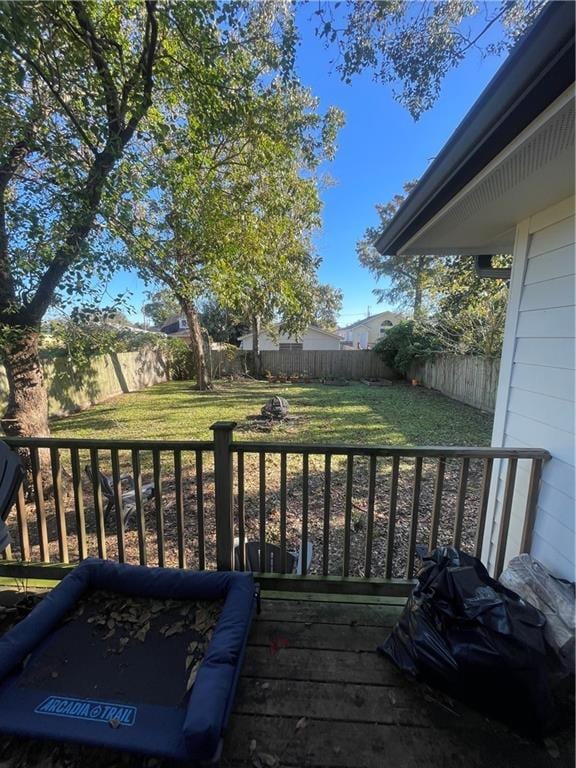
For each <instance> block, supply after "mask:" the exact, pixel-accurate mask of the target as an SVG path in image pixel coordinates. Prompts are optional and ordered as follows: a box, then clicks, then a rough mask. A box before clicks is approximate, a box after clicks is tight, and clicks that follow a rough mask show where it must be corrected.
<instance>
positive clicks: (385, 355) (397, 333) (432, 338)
mask: <svg viewBox="0 0 576 768" xmlns="http://www.w3.org/2000/svg"><path fill="white" fill-rule="evenodd" d="M441 349H442V346H441V344H440V342H439V341H438V338H437V336H436V335H435V333H434V332H433V331H432V330H431V329H430V328H429V327H428V326H427V325H424V324H421V323H417V322H414V320H406V321H403V322H400V323H396V325H394V326H392V328H390V330H389V331H388V332H387V333H386V335H385V336H384V337H383V338H382V339H380V341H379V342H378V343H377V344H376V346H375V347H374V352H375V353H376V354H378V355H380V357H381V358H382V359H383V360H384V362H385V363H386V365H389V366H390V367H391V368H393V369H394V370H395V371H397V372H398V373H400V374H402V375H403V376H406V375H407V373H408V371H409V370H410V366H412V365H413V364H414V363H418V362H422V361H424V360H426V359H427V358H428V357H430V356H431V355H433V354H434V353H435V352H439V351H441Z"/></svg>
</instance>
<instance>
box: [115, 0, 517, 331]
mask: <svg viewBox="0 0 576 768" xmlns="http://www.w3.org/2000/svg"><path fill="white" fill-rule="evenodd" d="M315 7H316V4H315V3H311V4H310V5H309V6H308V7H306V6H304V7H301V8H300V10H299V12H298V23H299V28H300V33H301V38H302V39H301V45H300V47H299V50H298V57H297V67H298V71H299V74H300V77H301V80H302V82H303V83H304V84H305V85H307V86H309V87H310V88H311V89H312V91H313V92H314V94H315V95H316V96H318V97H319V98H320V101H321V108H322V109H326V108H327V107H328V106H330V105H335V106H338V107H340V108H341V109H343V110H344V112H345V113H346V126H345V127H344V128H343V129H342V131H341V133H340V135H339V140H338V152H337V155H336V159H335V160H334V162H332V163H330V165H329V166H327V168H326V170H327V171H328V172H329V173H330V175H331V176H332V177H333V179H334V181H335V186H333V187H330V188H328V189H326V190H324V191H323V193H322V197H323V201H324V212H323V220H324V224H323V229H322V232H321V233H319V234H318V236H317V237H316V246H317V249H318V253H319V255H320V256H321V257H322V265H321V267H320V279H321V280H322V282H328V283H331V284H332V285H335V286H337V287H339V288H341V289H342V290H343V292H344V304H343V307H342V314H341V318H340V319H341V324H343V325H347V324H349V323H352V322H354V321H355V320H358V319H360V318H361V317H364V316H365V315H366V312H367V308H368V307H370V311H371V313H372V314H374V313H375V312H379V311H382V310H383V309H387V308H389V307H388V306H387V305H385V304H377V302H376V297H375V296H374V295H373V293H372V291H373V289H374V288H375V287H376V285H377V283H376V281H375V279H374V277H373V276H372V275H371V274H370V273H369V272H368V271H367V270H366V269H364V268H362V267H361V266H360V264H359V263H358V259H357V256H356V251H355V245H356V242H357V241H358V240H359V239H360V237H361V236H362V234H363V232H364V230H365V229H366V227H367V226H370V225H373V224H375V223H376V221H377V216H376V212H375V210H374V206H375V204H376V203H380V202H381V203H385V202H387V201H388V200H389V199H390V198H391V197H392V196H393V195H394V194H396V193H398V192H401V191H402V185H403V184H404V182H406V181H410V180H412V179H416V178H418V177H419V176H420V175H421V174H422V173H423V172H424V171H425V170H426V168H427V167H428V165H429V163H430V161H431V160H432V159H433V158H434V156H435V155H436V154H437V153H438V152H439V150H440V149H441V148H442V146H443V145H444V143H445V142H446V140H447V139H448V138H449V136H450V135H451V133H452V132H453V131H454V129H455V128H456V126H457V125H458V123H459V122H460V121H461V119H462V118H463V117H464V115H465V114H466V112H467V111H468V110H469V108H470V107H471V106H472V104H473V103H474V101H475V100H476V99H477V97H478V96H479V95H480V93H481V92H482V91H483V90H484V88H485V86H486V85H487V84H488V82H489V80H490V79H491V78H492V76H493V75H494V73H495V72H496V70H497V69H498V67H499V66H500V64H501V63H502V60H501V59H500V60H499V59H498V58H496V57H490V58H487V59H482V57H481V56H480V54H479V53H478V52H477V51H474V50H472V51H471V53H470V55H469V56H468V58H467V59H465V61H464V62H463V63H462V64H461V65H460V66H459V67H458V68H457V69H456V70H453V71H451V72H450V73H449V74H448V76H447V77H446V79H445V81H444V84H443V88H442V93H441V95H440V98H439V99H438V101H437V102H436V104H435V106H434V108H433V109H431V110H430V111H429V112H427V113H425V114H424V115H423V116H422V117H421V118H420V120H419V121H418V122H414V120H413V119H412V117H411V116H410V115H409V113H408V111H407V110H406V109H405V108H404V107H401V106H400V105H399V104H398V103H397V102H396V101H394V99H393V97H392V92H391V90H390V88H389V87H388V86H384V85H380V84H378V83H375V82H374V81H373V79H372V75H371V73H370V72H365V73H364V74H362V75H360V76H357V77H355V78H354V80H353V82H352V84H351V85H345V84H344V83H342V82H341V80H340V78H339V77H338V74H337V73H336V72H335V71H334V68H333V66H332V65H331V63H330V61H331V58H333V55H334V51H333V50H332V51H330V50H326V49H325V48H324V45H323V43H322V42H321V41H320V40H319V39H318V38H316V36H315V34H314V20H313V18H312V19H311V18H310V17H311V16H312V15H313V10H314V9H315ZM473 26H474V25H473ZM382 285H383V284H381V286H382ZM126 288H129V289H130V290H131V291H132V293H133V298H132V303H133V306H134V308H135V310H136V314H135V315H133V316H132V317H133V319H135V320H141V319H142V318H141V316H140V311H139V310H140V307H141V306H142V303H143V301H144V290H145V286H144V284H143V283H142V281H140V280H139V279H138V277H137V276H136V275H133V274H130V273H126V272H122V273H118V275H116V277H115V278H114V279H113V281H112V282H111V284H110V285H109V287H108V292H109V293H110V294H115V293H118V292H121V291H123V290H125V289H126Z"/></svg>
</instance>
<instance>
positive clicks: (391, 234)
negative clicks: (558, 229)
mask: <svg viewBox="0 0 576 768" xmlns="http://www.w3.org/2000/svg"><path fill="white" fill-rule="evenodd" d="M575 9H576V6H575V5H574V4H573V3H572V2H571V1H569V2H566V1H565V0H554V2H549V3H548V4H547V5H546V7H545V8H544V10H543V11H542V13H541V14H540V16H539V17H538V19H537V20H536V21H535V23H534V25H533V26H532V28H531V29H530V31H529V32H528V33H527V34H526V35H525V36H524V37H523V38H522V39H521V40H520V42H519V43H518V44H517V45H516V46H515V47H514V49H513V50H512V52H511V54H510V55H509V57H508V58H507V59H506V61H505V62H504V64H503V65H502V66H501V67H500V69H499V70H498V72H497V73H496V74H495V75H494V77H493V78H492V80H491V81H490V83H489V84H488V86H487V87H486V88H485V90H484V91H483V93H482V94H481V95H480V97H479V98H478V100H477V101H476V102H475V104H474V105H473V107H472V108H471V109H470V111H469V112H468V114H467V115H466V117H465V118H464V119H463V120H462V122H461V123H460V125H459V126H458V128H457V129H456V130H455V131H454V133H453V134H452V136H451V137H450V139H449V140H448V142H447V143H446V144H445V145H444V147H443V149H442V150H441V151H440V153H439V154H438V156H437V157H436V159H435V160H434V162H433V163H432V164H431V165H430V167H429V168H428V170H427V171H426V172H425V174H424V175H423V176H422V178H421V179H420V181H419V182H418V184H417V185H416V187H415V188H414V189H413V190H412V192H411V193H410V195H409V197H408V198H407V199H406V201H405V202H404V204H403V205H402V207H401V208H400V209H399V210H398V212H397V213H396V215H395V216H394V218H393V219H392V221H391V222H390V223H389V224H388V226H387V227H386V229H385V230H384V232H383V233H382V234H381V235H380V237H379V238H378V240H377V241H376V242H375V247H376V248H377V249H378V251H379V252H380V253H382V254H396V253H398V252H399V251H401V249H402V248H403V246H404V245H405V244H406V243H407V242H408V241H409V240H411V239H412V238H413V237H414V235H416V234H417V232H418V231H419V230H420V229H422V227H424V226H425V225H426V224H427V223H428V222H429V221H430V219H432V217H433V216H435V215H436V214H437V213H438V211H440V210H441V209H442V208H443V207H444V206H445V205H446V204H447V203H448V202H449V201H450V200H451V199H452V198H453V197H454V196H455V195H457V194H458V192H460V190H461V189H463V188H464V187H465V186H466V184H468V183H469V182H470V181H471V180H472V179H473V178H474V177H475V176H476V175H477V174H478V173H479V172H480V171H481V170H482V169H483V168H484V167H485V166H486V165H487V164H488V163H489V162H490V161H491V160H493V159H494V157H496V155H498V154H499V153H500V152H501V151H502V150H503V149H504V148H505V147H506V146H508V144H510V142H511V141H512V140H513V139H514V138H515V137H516V136H517V135H518V134H519V133H521V131H523V130H524V128H526V126H528V125H529V124H530V123H531V122H532V121H533V120H534V119H535V118H536V117H537V116H538V115H539V114H540V113H541V112H543V111H544V110H545V109H546V108H547V107H548V106H549V105H550V104H551V103H552V102H553V101H555V100H556V99H557V98H558V96H560V95H561V94H562V93H563V92H564V91H565V90H566V89H567V88H569V87H570V85H571V84H572V83H573V82H574V13H575Z"/></svg>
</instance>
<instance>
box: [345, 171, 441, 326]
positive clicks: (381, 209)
mask: <svg viewBox="0 0 576 768" xmlns="http://www.w3.org/2000/svg"><path fill="white" fill-rule="evenodd" d="M415 186H416V182H415V181H411V182H408V183H406V184H404V194H402V195H395V196H394V198H393V199H392V200H391V201H390V202H388V203H386V204H385V205H377V206H376V211H377V213H378V217H379V223H378V225H377V226H376V227H368V228H367V229H366V231H365V233H364V235H363V237H362V239H361V240H360V241H359V242H358V244H357V245H356V253H357V254H358V259H359V261H360V264H362V266H363V267H366V268H367V269H368V270H370V272H372V274H373V275H374V276H375V277H376V279H377V280H379V279H380V278H382V277H384V278H387V279H388V280H389V286H388V288H376V289H375V290H374V294H375V295H376V296H377V297H378V300H379V301H383V300H387V301H390V302H392V303H393V304H396V305H397V306H399V307H406V308H410V309H411V311H412V315H413V316H414V317H415V318H417V317H421V316H422V315H423V314H424V311H425V308H426V305H427V304H428V303H429V302H428V301H427V299H428V293H429V291H430V289H431V288H432V286H433V284H434V274H435V270H436V268H437V264H438V263H439V262H438V261H437V260H435V259H434V257H433V256H399V255H397V254H385V255H382V254H381V253H379V252H378V251H377V250H376V248H375V246H374V243H375V242H376V240H377V239H378V236H379V235H380V234H381V232H382V230H383V229H385V227H386V226H387V225H388V224H389V223H390V222H391V221H392V219H393V218H394V215H395V214H396V212H397V211H398V209H399V208H400V206H401V205H402V203H403V202H404V200H405V199H406V197H407V196H408V195H409V194H410V192H411V191H412V189H413V188H414V187H415Z"/></svg>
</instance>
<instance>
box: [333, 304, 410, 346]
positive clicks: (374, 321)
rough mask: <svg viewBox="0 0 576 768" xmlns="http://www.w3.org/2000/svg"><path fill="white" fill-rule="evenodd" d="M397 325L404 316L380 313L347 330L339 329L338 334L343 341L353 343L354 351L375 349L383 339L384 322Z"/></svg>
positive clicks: (393, 313)
mask: <svg viewBox="0 0 576 768" xmlns="http://www.w3.org/2000/svg"><path fill="white" fill-rule="evenodd" d="M385 320H386V321H388V322H390V323H392V325H396V323H399V322H400V321H401V320H402V316H401V315H399V314H397V313H396V312H379V313H378V314H377V315H371V316H370V317H367V318H365V319H364V320H362V322H358V323H354V325H352V326H348V327H347V328H339V329H338V333H339V334H340V335H341V336H342V339H343V340H345V341H348V342H351V343H352V348H353V349H358V348H360V349H366V348H367V347H373V346H374V344H376V343H377V342H378V341H379V340H380V339H381V338H382V335H381V334H380V326H381V325H382V323H383V322H384V321H385Z"/></svg>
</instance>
